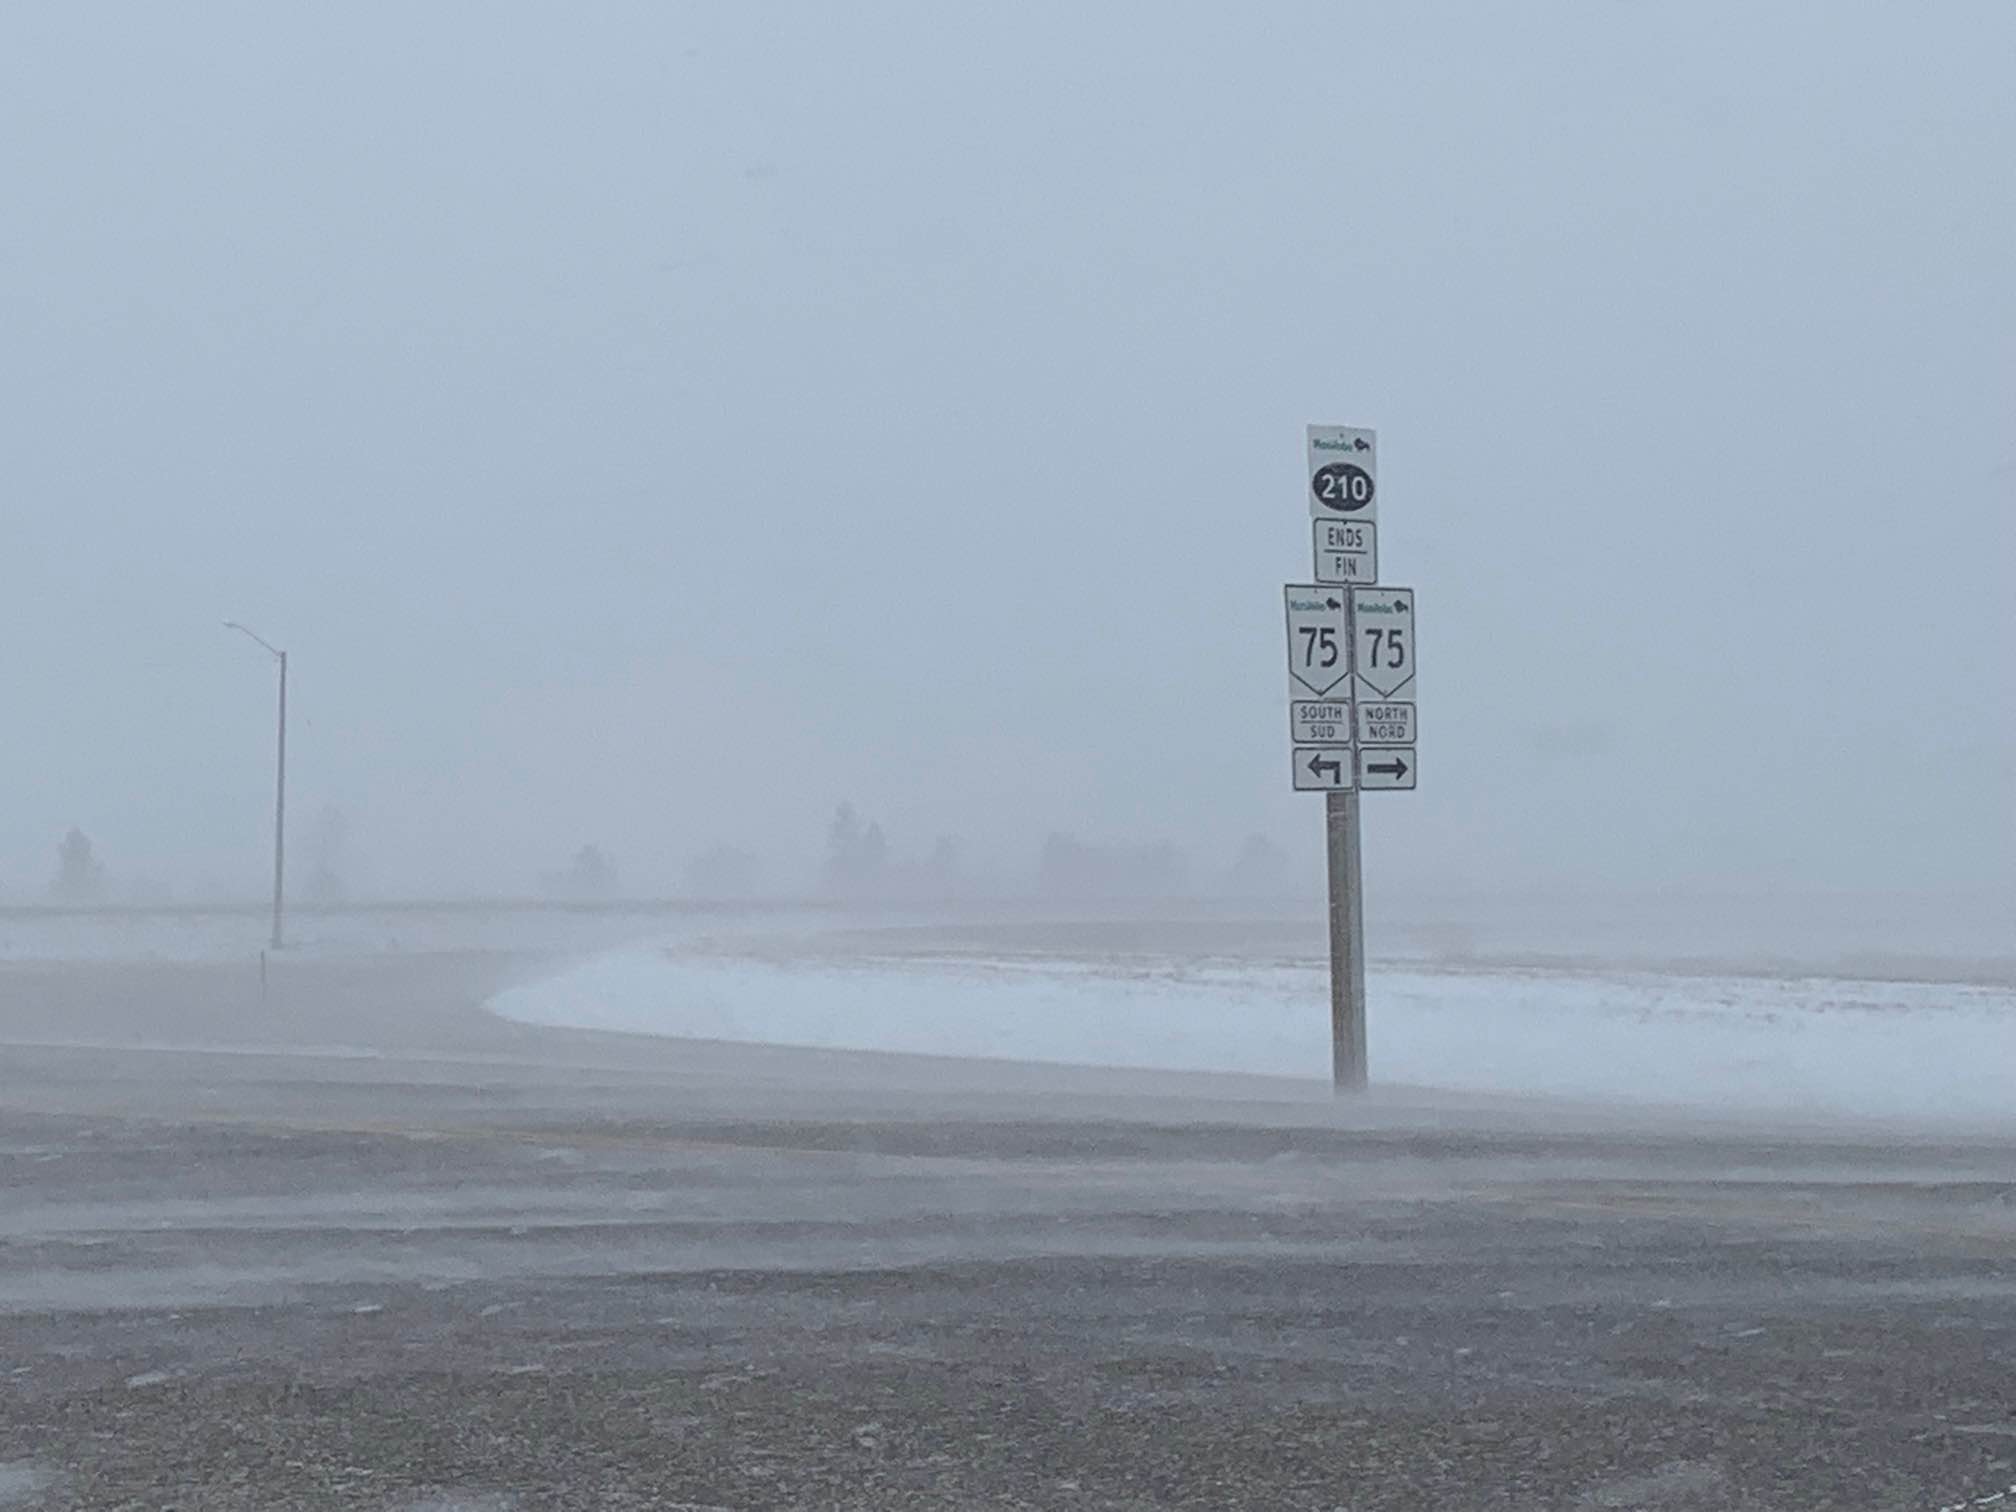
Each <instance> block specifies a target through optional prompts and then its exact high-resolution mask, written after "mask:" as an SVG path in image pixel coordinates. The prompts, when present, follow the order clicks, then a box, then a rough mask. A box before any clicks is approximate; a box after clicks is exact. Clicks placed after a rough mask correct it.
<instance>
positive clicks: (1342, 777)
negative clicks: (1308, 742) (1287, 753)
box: [1295, 745, 1352, 793]
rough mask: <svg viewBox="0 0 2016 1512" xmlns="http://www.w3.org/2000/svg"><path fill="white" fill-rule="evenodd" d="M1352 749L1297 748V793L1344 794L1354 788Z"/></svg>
mask: <svg viewBox="0 0 2016 1512" xmlns="http://www.w3.org/2000/svg"><path fill="white" fill-rule="evenodd" d="M1351 758H1352V751H1351V747H1349V746H1347V745H1339V746H1304V745H1298V746H1297V747H1295V791H1296V792H1298V793H1342V792H1348V791H1349V790H1350V787H1351V771H1352V767H1351Z"/></svg>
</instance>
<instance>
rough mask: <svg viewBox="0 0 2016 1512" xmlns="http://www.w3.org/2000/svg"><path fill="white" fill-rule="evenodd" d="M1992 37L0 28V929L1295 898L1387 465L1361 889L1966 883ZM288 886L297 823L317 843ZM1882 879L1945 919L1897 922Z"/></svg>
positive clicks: (1974, 823) (1265, 16)
mask: <svg viewBox="0 0 2016 1512" xmlns="http://www.w3.org/2000/svg"><path fill="white" fill-rule="evenodd" d="M2012 56H2016V13H2012V12H2011V10H2010V9H2009V8H2008V7H2006V6H2000V5H1993V4H1978V5H1950V6H1941V7H1937V8H1933V9H1930V10H1926V9H1923V8H1916V7H1899V8H1895V9H1890V10H1887V11H1866V10H1865V11H1858V12H1856V13H1855V14H1854V16H1853V17H1852V18H1851V17H1844V16H1842V15H1841V14H1840V13H1838V12H1835V11H1832V10H1817V9H1800V8H1796V7H1783V8H1764V9H1761V10H1760V9H1759V8H1756V7H1751V6H1738V5H1729V6H1721V7H1717V6H1704V5H1689V6H1685V7H1669V8H1651V7H1636V6H1604V7H1542V8H1537V9H1536V8H1532V7H1527V8H1522V9H1520V10H1519V11H1517V12H1516V13H1515V12H1503V13H1498V14H1492V13H1489V12H1485V11H1476V10H1471V9H1467V8H1466V9H1462V10H1443V9H1424V8H1415V7H1369V6H1368V7H1362V8H1352V9H1347V10H1340V9H1339V8H1337V7H1334V6H1315V5H1310V6H1296V5H1271V6H1263V7H1259V8H1257V9H1255V8H1247V9H1244V10H1242V11H1241V12H1240V13H1239V15H1238V16H1237V17H1236V18H1234V17H1233V16H1232V15H1231V14H1230V13H1228V12H1224V11H1222V10H1218V9H1214V8H1209V7H1197V6H1192V7H1153V8H1149V9H1138V10H1133V11H1129V10H1127V9H1125V8H1120V9H1105V8H1101V9H1097V10H1093V11H1090V12H1081V11H1061V10H1051V9H1042V8H1039V9H1036V10H1028V9H1022V8H1013V9H1008V10H1000V11H994V12H982V11H973V10H970V9H961V10H960V11H959V12H958V13H957V14H954V13H951V12H941V11H933V10H930V9H919V8H912V7H902V6H880V5H877V6H849V7H844V8H840V9H834V10H821V9H818V8H799V7H781V6H779V7H748V6H737V7H732V8H726V9H709V8H704V7H678V8H672V7H661V6H654V5H633V6H624V5H609V6H597V7H593V8H591V9H588V10H585V11H577V12H571V13H569V14H568V15H567V16H566V17H565V19H564V22H563V21H562V20H561V19H560V18H559V17H558V16H557V15H556V13H555V12H553V11H552V10H551V9H550V8H547V7H541V6H530V5H523V4H503V5H483V6H471V5H459V6H456V5H451V6H430V7H423V8H417V9H416V8H409V7H398V8H392V7H375V8H374V7H364V8H361V9H360V8H357V7H345V8H341V9H338V10H327V11H318V12H303V11H300V10H297V9H294V8H283V9H275V8H272V7H266V6H259V5H250V4H246V5H235V6H225V5H218V6H209V7H204V8H202V9H201V10H199V11H193V12H192V11H190V10H188V9H186V8H181V7H177V8H172V9H167V8H152V7H115V8H110V9H106V8H77V7H60V6H44V7H13V8H10V9H9V10H8V12H7V13H6V15H5V16H4V17H0V143H5V144H7V145H6V147H5V148H4V156H0V187H4V191H5V197H6V201H7V203H8V204H9V206H10V211H9V214H8V216H7V225H6V228H5V231H4V234H0V329H4V332H5V339H4V341H0V405H4V408H5V412H6V414H7V415H8V417H9V419H8V425H7V433H8V442H7V446H6V448H5V463H4V471H5V483H6V486H5V489H4V491H0V513H4V516H5V521H6V539H7V550H6V551H5V552H0V681H4V684H5V686H7V688H8V689H9V690H10V693H9V705H8V706H9V715H10V725H11V727H12V729H13V730H14V732H15V733H14V735H13V736H12V737H11V738H9V739H8V740H6V741H4V742H0V786H4V789H5V790H6V791H7V792H8V793H9V795H10V801H9V802H8V803H7V804H6V805H5V806H4V807H0V892H4V894H5V895H6V896H9V897H12V898H16V899H19V898H22V897H29V898H33V897H36V896H39V895H40V892H41V890H42V888H43V886H44V884H45V882H46V880H47V878H48V876H49V873H50V869H51V867H52V865H53V860H54V846H55V844H56V841H57V839H58V838H59V837H60V836H61V834H62V833H63V831H64V830H65V829H66V828H67V827H68V826H70V825H72V824H75V825H78V826H81V827H82V828H83V829H84V830H86V831H88V832H89V834H90V835H91V837H92V838H93V840H94V841H95V842H96V844H97V845H98V848H99V852H100V854H101V855H102V856H103V857H104V859H105V861H106V863H107V865H108V866H110V867H113V868H115V869H116V870H117V871H118V873H119V874H120V875H122V876H124V877H128V878H133V877H141V878H151V879H157V880H158V882H159V883H160V884H161V885H162V886H163V887H167V888H172V889H174V890H176V891H177V892H178V893H180V894H181V895H184V896H190V895H216V894H220V893H222V894H228V895H235V896H246V897H250V896H256V894H257V892H258V889H259V887H260V886H261V879H262V876H263V868H264V864H265V861H264V850H265V846H266V844H267V828H266V827H267V824H268V797H267V791H268V789H267V784H268V781H269V765H268V764H269V760H270V754H269V749H268V740H269V735H268V727H269V721H270V707H269V699H270V688H269V676H268V669H267V668H266V667H265V665H264V664H263V663H262V662H260V660H259V659H258V657H257V655H256V653H255V652H254V651H253V650H252V648H250V647H248V646H246V645H245V644H244V643H243V642H241V641H239V640H237V639H236V638H233V637H228V636H227V635H225V634H224V633H223V632H222V631H221V630H220V629H219V628H218V621H220V620H221V619H225V618H237V619H241V620H243V621H245V622H246V623H248V624H251V625H253V626H255V627H257V628H258V629H259V630H260V631H261V633H263V634H264V635H266V636H267V637H269V638H271V639H272V640H274V641H275V642H277V643H279V644H282V645H285V646H287V647H288V648H289V649H290V650H291V651H292V653H293V656H294V678H295V681H294V699H295V702H294V708H295V712H296V721H297V722H296V726H295V730H294V763H295V765H294V792H295V812H296V814H297V816H298V823H299V824H300V825H301V826H302V833H304V834H305V833H306V827H307V826H309V825H310V824H311V823H312V820H313V816H315V815H317V814H318V813H321V812H323V811H324V810H325V809H333V810H334V811H336V812H339V813H340V814H341V816H342V817H343V821H344V822H345V823H346V824H347V826H348V842H347V843H348V846H349V852H350V856H351V858H352V859H351V864H352V866H353V867H354V873H355V874H354V876H353V878H352V879H351V880H352V886H353V890H361V891H364V892H368V893H372V894H378V895H410V894H415V893H428V892H455V891H478V892H507V893H508V892H521V891H524V890H525V889H526V888H527V887H528V886H530V885H531V882H532V879H533V878H534V877H535V876H536V875H537V874H538V873H539V872H540V871H541V870H542V869H548V868H552V867H556V866H559V865H562V864H564V862H565V859H566V858H567V857H568V856H570V855H572V854H573V853H574V852H575V850H576V848H577V847H578V846H580V845H581V844H583V843H584V842H588V841H598V842H600V843H601V844H603V845H604V846H606V847H608V848H609V850H610V852H611V853H612V854H613V855H614V856H615V858H616V860H617V862H618V863H619V864H620V865H621V867H622V869H623V870H622V876H623V881H624V884H625V886H626V887H627V888H628V889H629V890H632V891H638V892H653V891H666V890H673V889H677V888H679V887H680V886H681V885H682V884H683V878H684V868H685V867H686V866H687V864H688V862H689V860H690V858H692V857H693V856H694V855H695V853H696V852H699V851H702V850H704V849H706V848H707V847H709V846H712V845H715V844H718V843H724V842H725V843H731V844H733V845H736V846H739V847H745V848H746V849H747V850H748V851H749V852H750V853H752V854H753V855H756V856H759V857H761V858H762V860H763V863H764V883H765V885H766V886H768V887H770V888H773V889H775V890H779V891H790V890H793V889H794V888H798V887H799V886H800V885H801V881H802V879H804V878H806V877H809V876H810V875H811V874H812V873H813V870H814V868H815V867H816V864H817V859H818V855H819V851H820V847H821V845H822V844H823V840H824V835H825V826H826V824H827V821H828V818H829V816H830V815H831V813H832V811H833V808H834V805H835V804H836V802H838V801H839V800H841V799H843V798H844V799H851V800H853V801H854V802H855V803H857V804H858V805H860V807H861V809H862V811H863V812H864V813H865V814H869V815H873V816H875V817H877V818H879V819H880V820H881V821H882V822H883V823H884V824H885V825H886V826H887V827H888V830H889V832H890V844H891V847H892V851H893V852H895V853H898V854H901V855H903V856H905V857H908V858H911V859H919V858H922V857H923V856H924V855H925V854H926V852H927V851H928V850H929V848H930V847H931V845H932V844H933V842H934V840H935V838H936V837H938V836H940V835H944V836H948V837H956V838H957V840H958V842H959V844H960V847H961V855H962V856H963V857H964V858H965V864H966V865H967V866H968V867H969V868H970V869H971V870H973V871H976V872H980V873H984V874H987V875H997V876H1003V877H1009V878H1026V877H1027V876H1028V875H1029V874H1030V873H1031V872H1032V871H1033V870H1034V868H1035V866H1036V852H1037V846H1038V844H1039V843H1040V841H1041V838H1042V837H1043V836H1044V835H1046V834H1048V833H1050V832H1052V831H1058V832H1067V833H1072V834H1077V835H1082V836H1085V837H1087V838H1088V839H1089V840H1092V841H1104V842H1110V843H1116V844H1133V845H1149V844H1153V843H1156V842H1168V843H1171V844H1174V845H1176V846H1178V847H1180V848H1182V849H1183V850H1184V851H1185V852H1186V853H1187V854H1188V855H1189V856H1190V857H1191V858H1192V861H1193V864H1194V865H1195V867H1196V876H1195V885H1196V886H1197V887H1199V888H1208V886H1209V885H1210V883H1211V881H1212V879H1214V878H1215V877H1216V876H1217V875H1218V874H1219V871H1220V870H1221V869H1222V867H1223V866H1224V865H1225V864H1226V863H1228V862H1229V861H1230V859H1231V858H1232V856H1233V855H1234V854H1235V852H1236V850H1237V848H1238V846H1239V845H1240V844H1241V842H1242V841H1243V840H1244V839H1245V837H1247V836H1249V835H1253V834H1259V835H1264V836H1267V837H1270V838H1271V839H1272V840H1274V841H1275V842H1276V843H1278V844H1279V845H1281V846H1282V847H1284V848H1285V849H1286V850H1287V852H1288V853H1289V855H1290V857H1291V858H1292V860H1293V865H1295V866H1297V867H1299V868H1302V869H1303V871H1304V873H1306V874H1307V875H1308V876H1309V877H1311V878H1312V879H1313V877H1314V875H1315V872H1314V866H1315V854H1316V846H1317V826H1316V824H1315V818H1314V814H1313V812H1312V810H1311V807H1310V803H1309V801H1307V800H1301V799H1297V798H1295V797H1294V796H1292V795H1291V794H1290V793H1288V792H1287V791H1286V786H1287V784H1286V781H1285V772H1284V762H1285V752H1284V739H1283V736H1284V731H1283V728H1282V725H1283V703H1284V688H1283V678H1282V674H1281V671H1280V667H1279V660H1280V650H1279V646H1278V644H1277V642H1278V640H1279V636H1280V626H1279V607H1278V600H1277V598H1276V597H1275V594H1276V592H1277V591H1278V590H1277V585H1278V584H1279V583H1280V582H1282V581H1283V580H1284V579H1286V578H1292V577H1297V576H1300V575H1301V574H1302V573H1303V572H1304V571H1305V570H1306V564H1307V536H1306V524H1305V520H1304V510H1303V507H1302V503H1301V501H1300V497H1299V481H1298V472H1297V467H1298V458H1299V455H1300V444H1301V426H1302V425H1303V423H1304V422H1305V421H1311V420H1333V421H1348V422H1356V423H1365V424H1372V425H1376V426H1378V427H1379V429H1380V436H1381V452H1382V469H1383V471H1382V482H1383V484H1384V487H1383V489H1382V494H1383V497H1384V505H1385V507H1384V521H1385V525H1386V529H1385V534H1384V539H1383V543H1382V544H1383V548H1384V549H1383V552H1382V556H1383V562H1382V567H1383V569H1384V574H1383V575H1384V576H1385V577H1386V578H1387V579H1388V580H1390V581H1395V582H1402V583H1412V584H1415V585H1416V586H1417V587H1418V588H1419V590H1420V593H1421V608H1422V613H1423V615H1424V617H1425V625H1424V636H1423V647H1424V655H1425V656H1426V659H1427V667H1426V670H1425V673H1424V684H1425V690H1424V696H1425V702H1426V709H1425V713H1424V725H1425V729H1424V736H1423V746H1422V762H1423V778H1422V788H1421V791H1420V792H1419V793H1418V794H1415V795H1413V796H1412V797H1404V798H1403V797H1393V798H1386V799H1382V800H1379V801H1378V802H1377V803H1376V804H1372V803H1368V809H1369V810H1370V817H1369V819H1368V821H1367V824H1368V836H1367V846H1368V858H1369V859H1368V866H1369V869H1370V874H1371V876H1372V877H1374V878H1375V879H1376V883H1375V885H1377V886H1381V887H1387V888H1392V889H1398V890H1406V889H1445V890H1446V889H1471V890H1475V891H1479V892H1483V893H1485V894H1499V895H1507V894H1511V893H1514V892H1523V891H1526V890H1530V889H1535V888H1551V889H1557V890H1565V891H1569V892H1580V893H1585V894H1587V893H1600V892H1606V891H1611V890H1615V889H1626V890H1633V889H1635V890H1640V891H1644V890H1651V889H1658V888H1665V887H1675V888H1686V889H1694V890H1697V891H1704V892H1716V891H1721V892H1731V891H1736V892H1747V893H1752V894H1755V895H1756V896H1758V897H1759V898H1761V899H1765V900H1766V901H1764V902H1762V903H1760V905H1759V906H1760V907H1763V908H1767V909H1768V908H1769V907H1770V906H1771V904H1770V903H1769V901H1768V899H1769V898H1770V897H1771V896H1772V895H1773V894H1782V893H1792V892H1801V891H1803V892H1809V893H1810V892H1815V891H1822V890H1837V889H1838V890H1849V891H1858V890H1859V891H1868V892H1890V893H1895V894H1899V895H1903V896H1905V897H1907V898H1909V897H1914V896H1915V897H1916V898H1918V899H1920V900H1921V901H1923V906H1924V907H1926V908H1936V907H1938V906H1939V905H1938V903H1937V900H1936V899H1935V898H1934V896H1933V895H1934V894H1946V893H1954V894H1962V895H1966V896H1968V897H1969V898H1971V899H1973V900H1974V901H1973V902H1972V903H1971V904H1970V905H1969V906H1970V907H1971V908H1972V910H1973V912H1974V914H1976V915H1979V914H1980V913H1981V912H1982V911H1983V908H1982V904H1981V902H1980V899H1982V898H1984V897H1988V898H1997V899H1999V898H2003V897H2007V896H2009V894H2010V889H2011V885H2012V860H2011V857H2012V853H2016V841H2012V836H2016V776H2012V772H2016V727H2012V719H2016V714H2012V709H2016V699H2012V698H2011V697H2010V696H2009V695H2010V691H2011V684H2010V680H2009V673H2008V666H2009V655H2010V650H2011V646H2012V643H2016V623H2012V608H2011V605H2012V602H2016V595H2012V594H2011V593H2010V591H2009V587H2008V581H2007V579H2008V566H2009V563H2010V561H2011V560H2012V559H2016V540H2012V538H2011V535H2010V526H2009V520H2010V518H2011V503H2012V491H2016V439H2012V434H2011V425H2010V418H2009V417H2010V415H2011V414H2012V413H2016V409H2012V401H2016V384H2012V381H2011V379H2012V367H2011V353H2012V351H2016V284H2012V282H2011V280H2010V279H2009V278H2008V276H2007V274H2008V269H2009V268H2010V267H2012V266H2016V193H2012V192H2011V190H2012V187H2016V186H2012V183H2011V163H2012V161H2016V157H2012V154H2011V152H2010V147H2011V143H2012V142H2016V94H2012V92H2011V91H2010V90H2009V89H2008V87H2007V84H2008V70H2009V62H2010V59H2011V57H2012ZM304 843H305V841H304ZM1914 906H1915V905H1914Z"/></svg>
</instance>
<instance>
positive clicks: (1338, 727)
mask: <svg viewBox="0 0 2016 1512" xmlns="http://www.w3.org/2000/svg"><path fill="white" fill-rule="evenodd" d="M1288 732H1289V739H1290V740H1291V741H1292V742H1293V743H1294V744H1296V745H1349V744H1350V743H1351V700H1350V699H1348V698H1318V699H1301V698H1294V699H1290V700H1289V701H1288Z"/></svg>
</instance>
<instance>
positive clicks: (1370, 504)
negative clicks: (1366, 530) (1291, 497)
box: [1309, 425, 1379, 546]
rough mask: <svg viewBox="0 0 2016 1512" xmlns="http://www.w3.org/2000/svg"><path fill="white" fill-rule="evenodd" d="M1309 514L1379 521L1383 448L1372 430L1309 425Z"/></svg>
mask: <svg viewBox="0 0 2016 1512" xmlns="http://www.w3.org/2000/svg"><path fill="white" fill-rule="evenodd" d="M1309 514H1310V517H1311V518H1312V519H1317V520H1356V521H1359V522H1361V523H1363V524H1366V525H1370V524H1373V523H1374V522H1376V521H1377V520H1378V518H1379V449H1378V443H1377V438H1376V437H1375V436H1374V434H1373V433H1372V432H1371V431H1369V430H1363V429H1361V428H1359V427H1358V426H1355V425H1312V426H1310V427H1309ZM1319 546H1320V539H1319Z"/></svg>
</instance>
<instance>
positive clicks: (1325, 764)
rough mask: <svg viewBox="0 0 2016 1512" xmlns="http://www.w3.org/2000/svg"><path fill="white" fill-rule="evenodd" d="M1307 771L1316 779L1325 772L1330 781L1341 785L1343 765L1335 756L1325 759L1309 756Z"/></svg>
mask: <svg viewBox="0 0 2016 1512" xmlns="http://www.w3.org/2000/svg"><path fill="white" fill-rule="evenodd" d="M1309 770H1310V771H1312V772H1314V773H1315V774H1316V775H1317V776H1318V777H1321V776H1322V775H1323V774H1324V772H1326V771H1327V772H1329V774H1330V780H1331V782H1333V783H1341V782H1343V780H1344V764H1343V763H1342V762H1341V761H1339V760H1338V759H1337V758H1336V757H1335V756H1330V757H1327V758H1326V757H1323V756H1311V757H1310V758H1309Z"/></svg>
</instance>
